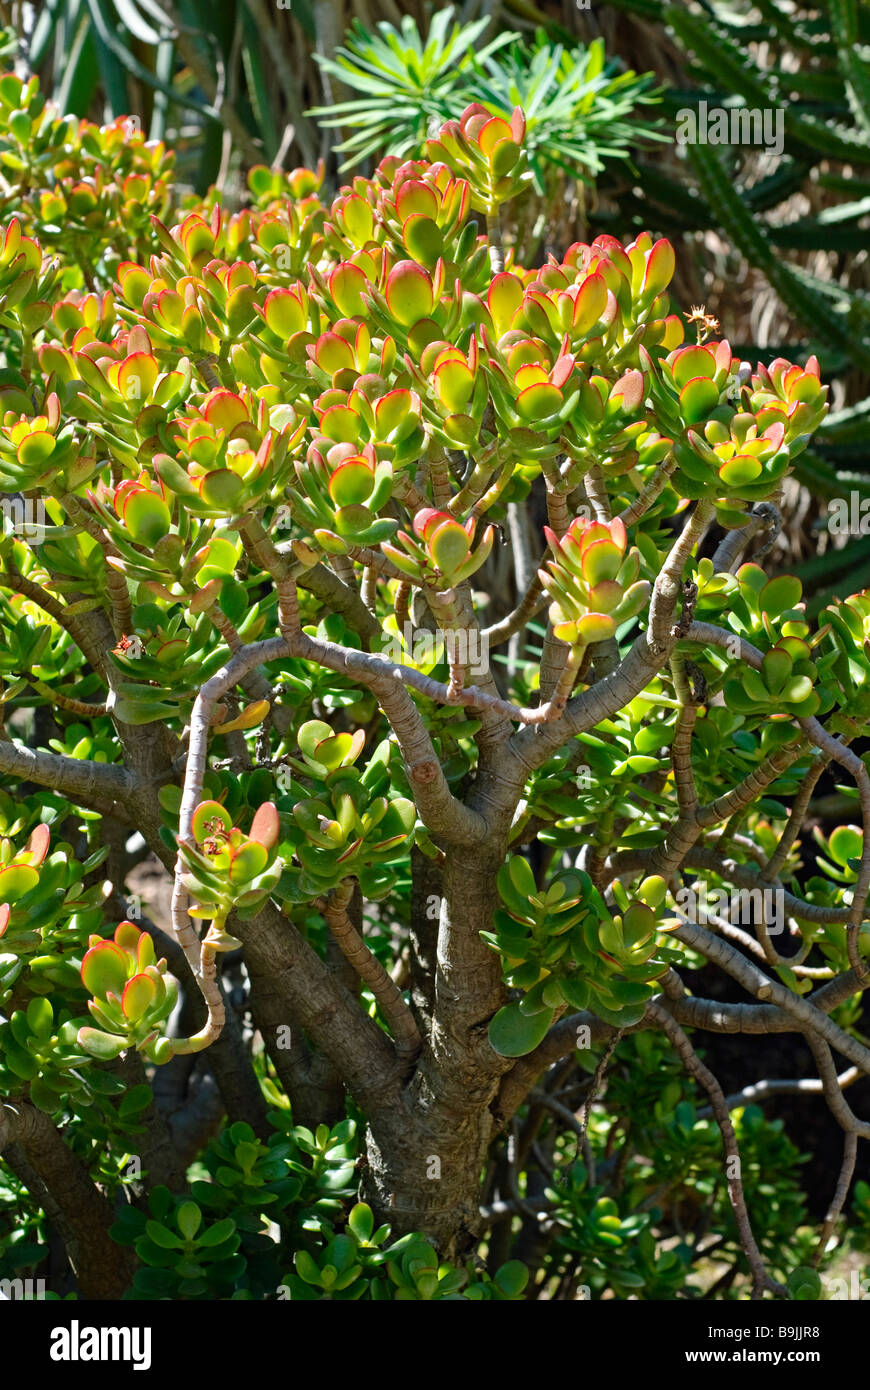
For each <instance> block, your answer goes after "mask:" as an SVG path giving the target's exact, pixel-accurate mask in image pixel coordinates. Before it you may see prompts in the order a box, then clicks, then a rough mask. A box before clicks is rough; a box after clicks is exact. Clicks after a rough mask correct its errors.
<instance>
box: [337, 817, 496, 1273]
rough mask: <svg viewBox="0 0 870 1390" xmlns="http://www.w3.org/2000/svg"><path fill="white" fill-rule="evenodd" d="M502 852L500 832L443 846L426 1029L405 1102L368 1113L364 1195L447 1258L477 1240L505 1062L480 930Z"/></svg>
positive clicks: (490, 960)
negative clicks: (469, 844) (494, 1033)
mask: <svg viewBox="0 0 870 1390" xmlns="http://www.w3.org/2000/svg"><path fill="white" fill-rule="evenodd" d="M494 838H495V837H494ZM503 861H504V846H503V844H502V843H500V842H497V843H488V844H487V845H485V846H483V847H480V848H478V849H476V850H475V851H473V852H471V851H469V850H468V849H466V848H463V847H452V848H450V849H449V850H448V851H447V854H446V857H445V862H444V866H443V879H442V887H443V897H442V899H441V905H440V918H439V924H438V943H437V956H436V970H435V997H434V1009H433V1018H432V1025H431V1029H430V1033H429V1037H428V1039H427V1042H426V1045H425V1047H424V1050H423V1053H422V1054H421V1057H420V1061H419V1063H418V1065H417V1069H416V1071H415V1073H414V1075H413V1077H412V1078H411V1080H410V1081H409V1083H408V1085H407V1086H406V1088H405V1090H404V1091H403V1095H402V1101H401V1104H400V1105H399V1106H397V1107H395V1108H394V1109H391V1110H389V1111H387V1112H386V1113H382V1114H380V1115H373V1116H371V1117H370V1124H369V1132H368V1136H367V1141H368V1142H367V1159H368V1163H367V1167H366V1169H365V1175H364V1179H363V1194H364V1196H365V1198H366V1200H367V1201H369V1202H370V1203H371V1204H372V1206H373V1207H374V1209H375V1210H376V1211H377V1213H378V1216H379V1217H380V1218H381V1219H382V1220H384V1221H388V1222H389V1223H390V1225H391V1226H392V1227H393V1228H394V1230H396V1231H397V1232H401V1233H404V1232H406V1231H420V1232H422V1233H423V1234H424V1235H426V1236H427V1237H428V1238H429V1239H430V1240H431V1241H432V1242H433V1244H434V1245H435V1246H436V1247H437V1249H438V1250H439V1252H440V1253H441V1254H442V1255H443V1256H444V1257H450V1258H456V1257H462V1256H463V1255H466V1254H468V1253H470V1252H471V1250H472V1248H473V1246H474V1242H475V1233H476V1231H477V1228H478V1225H479V1203H480V1185H481V1179H482V1176H483V1171H484V1168H485V1165H486V1156H487V1150H488V1148H489V1144H490V1141H491V1139H492V1136H493V1131H494V1118H493V1113H492V1111H491V1109H490V1107H491V1105H492V1102H493V1100H494V1099H495V1097H496V1094H497V1092H498V1087H499V1083H500V1081H501V1078H502V1076H503V1075H504V1073H505V1071H506V1070H507V1069H508V1067H509V1066H510V1065H511V1063H510V1062H509V1061H508V1060H507V1059H506V1058H503V1057H499V1056H498V1055H497V1054H496V1053H495V1052H494V1051H493V1049H492V1047H491V1046H490V1043H489V1036H488V1028H489V1022H490V1019H491V1018H492V1016H493V1014H494V1013H495V1012H496V1011H497V1010H498V1009H499V1008H500V1007H501V1005H502V1004H503V1003H504V1001H505V997H506V992H505V988H504V985H503V983H502V972H501V964H500V961H499V958H498V956H497V955H496V954H495V952H494V951H492V950H490V948H489V947H488V946H487V945H486V943H485V942H484V941H483V940H482V939H481V936H480V933H481V931H485V930H487V929H488V928H490V927H491V925H492V916H493V912H494V909H495V906H496V903H497V901H498V892H497V887H496V881H495V876H496V873H497V871H498V868H499V866H500V865H501V864H502V863H503Z"/></svg>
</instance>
